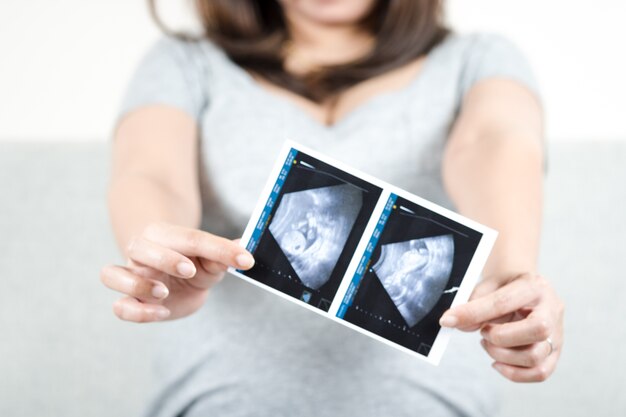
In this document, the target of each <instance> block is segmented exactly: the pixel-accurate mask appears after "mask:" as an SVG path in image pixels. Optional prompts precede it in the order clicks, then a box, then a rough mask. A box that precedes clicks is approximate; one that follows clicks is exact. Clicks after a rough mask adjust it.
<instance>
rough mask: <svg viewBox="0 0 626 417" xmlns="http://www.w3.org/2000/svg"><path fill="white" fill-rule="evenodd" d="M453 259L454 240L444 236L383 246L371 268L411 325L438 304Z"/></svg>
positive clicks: (450, 270) (449, 236)
mask: <svg viewBox="0 0 626 417" xmlns="http://www.w3.org/2000/svg"><path fill="white" fill-rule="evenodd" d="M453 262H454V239H453V237H452V235H442V236H434V237H426V238H422V239H414V240H409V241H405V242H398V243H389V244H386V245H383V246H382V247H381V254H380V257H379V259H378V262H376V264H375V265H374V266H373V267H372V269H373V270H374V273H375V274H376V276H377V277H378V279H379V280H380V282H381V283H382V284H383V287H384V288H385V291H387V293H388V294H389V296H390V297H391V299H392V300H393V302H394V304H395V305H396V307H397V308H398V311H399V312H400V314H401V315H402V317H403V318H404V320H405V321H406V323H407V325H408V326H409V327H412V326H414V325H415V324H417V323H418V322H419V321H420V320H422V319H423V318H424V317H425V316H426V315H427V314H428V313H429V312H430V311H431V310H432V309H433V307H434V306H435V304H437V301H438V300H439V298H440V297H441V295H442V294H443V292H444V289H445V287H446V285H447V283H448V280H449V278H450V273H451V272H452V264H453Z"/></svg>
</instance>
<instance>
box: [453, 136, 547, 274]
mask: <svg viewBox="0 0 626 417" xmlns="http://www.w3.org/2000/svg"><path fill="white" fill-rule="evenodd" d="M542 166H543V154H542V148H541V145H540V142H539V141H537V140H535V139H534V138H530V139H529V138H525V137H516V136H513V135H508V136H506V137H503V136H498V135H492V136H489V137H483V138H479V139H476V140H475V141H473V143H471V145H470V144H468V145H466V146H463V147H457V148H456V149H455V148H452V147H451V148H450V149H448V150H447V154H446V156H445V158H444V171H443V175H444V181H445V185H446V188H447V190H448V192H449V194H450V196H451V197H452V200H453V202H454V203H455V204H456V206H457V208H458V210H459V212H460V213H462V214H464V215H466V216H467V217H469V218H472V219H474V220H476V221H478V222H480V223H483V224H485V225H487V226H489V227H491V228H493V229H495V230H497V231H498V232H499V235H498V239H497V241H496V244H495V246H494V248H493V251H492V254H491V256H490V258H489V261H488V262H487V264H486V266H485V269H484V272H483V275H484V277H485V278H496V279H498V278H503V279H506V278H507V277H511V276H514V275H515V274H518V273H519V274H521V273H524V272H531V271H536V269H537V256H538V251H539V240H540V229H541V217H542V175H543V172H542Z"/></svg>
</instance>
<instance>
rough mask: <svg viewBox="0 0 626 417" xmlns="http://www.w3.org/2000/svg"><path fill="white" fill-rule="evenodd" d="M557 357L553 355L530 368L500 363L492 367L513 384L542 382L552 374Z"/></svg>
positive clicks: (495, 363) (555, 354)
mask: <svg viewBox="0 0 626 417" xmlns="http://www.w3.org/2000/svg"><path fill="white" fill-rule="evenodd" d="M558 357H559V355H558V354H557V353H553V354H551V355H550V356H548V357H547V358H546V359H545V360H544V361H543V363H541V364H539V365H537V366H534V367H532V368H524V367H520V366H515V365H508V364H506V363H502V362H494V363H493V364H492V366H493V368H494V369H495V370H497V371H498V372H500V374H502V375H503V376H504V377H505V378H507V379H510V380H511V381H514V382H542V381H545V380H546V379H548V378H549V377H550V375H552V373H553V372H554V369H555V368H556V362H557V361H558Z"/></svg>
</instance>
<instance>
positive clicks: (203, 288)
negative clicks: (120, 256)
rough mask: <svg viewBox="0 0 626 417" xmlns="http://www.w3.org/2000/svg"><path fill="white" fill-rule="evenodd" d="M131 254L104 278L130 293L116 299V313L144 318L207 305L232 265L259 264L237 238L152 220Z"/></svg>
mask: <svg viewBox="0 0 626 417" xmlns="http://www.w3.org/2000/svg"><path fill="white" fill-rule="evenodd" d="M126 255H127V256H128V262H127V264H126V266H121V265H110V266H106V267H104V268H103V269H102V271H101V273H100V279H101V280H102V282H103V283H104V285H106V286H107V287H109V288H111V289H112V290H115V291H119V292H120V293H122V294H124V295H125V296H124V297H122V298H120V299H119V300H117V301H116V302H115V303H114V304H113V311H114V312H115V314H116V315H117V316H118V317H119V318H120V319H122V320H127V321H133V322H138V323H145V322H152V321H161V320H165V319H177V318H180V317H185V316H188V315H189V314H191V313H193V312H195V311H196V310H198V309H199V308H200V307H201V306H202V304H203V303H204V300H205V299H206V296H207V293H208V291H209V289H210V288H211V287H212V286H213V285H215V284H216V283H217V282H219V281H220V280H221V279H222V278H223V276H224V273H225V272H226V269H227V268H228V266H232V267H235V268H238V269H250V268H252V266H253V265H254V258H253V257H252V255H251V254H250V253H249V252H247V251H246V250H245V249H244V248H242V247H241V246H239V245H238V244H237V242H236V241H232V240H229V239H225V238H223V237H219V236H215V235H212V234H210V233H207V232H204V231H201V230H196V229H189V228H184V227H180V226H174V225H171V224H165V223H155V224H151V225H150V226H148V227H147V228H146V229H145V230H144V232H143V233H142V234H141V235H139V236H137V237H135V238H133V239H131V240H130V242H129V244H128V247H127V249H126Z"/></svg>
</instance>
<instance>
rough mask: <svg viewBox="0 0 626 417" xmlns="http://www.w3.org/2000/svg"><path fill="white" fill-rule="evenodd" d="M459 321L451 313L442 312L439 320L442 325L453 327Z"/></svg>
mask: <svg viewBox="0 0 626 417" xmlns="http://www.w3.org/2000/svg"><path fill="white" fill-rule="evenodd" d="M458 322H459V319H458V318H457V317H456V316H453V315H452V314H444V315H443V317H441V319H440V320H439V324H440V325H442V326H443V327H454V326H456V324H457V323H458Z"/></svg>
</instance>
